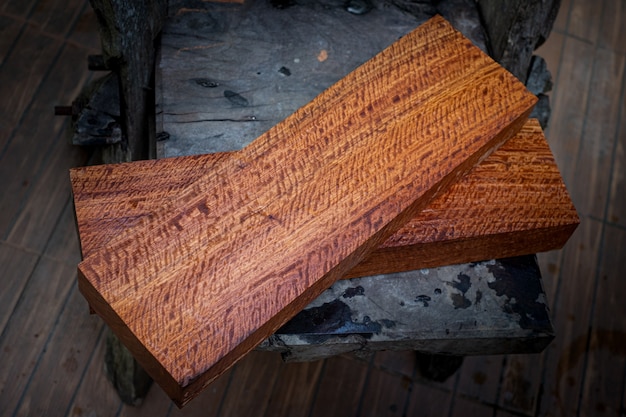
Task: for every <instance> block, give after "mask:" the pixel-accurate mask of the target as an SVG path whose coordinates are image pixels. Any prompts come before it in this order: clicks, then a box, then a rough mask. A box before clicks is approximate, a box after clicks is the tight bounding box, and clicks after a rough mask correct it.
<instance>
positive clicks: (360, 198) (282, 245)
mask: <svg viewBox="0 0 626 417" xmlns="http://www.w3.org/2000/svg"><path fill="white" fill-rule="evenodd" d="M535 101H536V99H535V97H534V96H532V95H531V94H529V93H528V92H527V91H526V90H525V88H523V86H522V85H521V84H520V83H519V82H518V81H517V80H515V79H514V78H513V77H512V76H511V75H510V74H509V73H507V72H506V71H504V70H502V68H501V67H499V66H498V64H496V63H495V62H494V61H493V60H491V59H490V58H489V57H487V56H486V55H484V54H483V53H482V52H481V51H480V50H479V49H478V48H476V47H475V46H474V45H472V44H471V42H469V41H468V40H467V39H465V38H463V37H462V36H461V35H460V34H459V33H458V32H456V31H454V30H453V29H452V27H451V26H450V25H449V24H448V23H447V22H445V21H444V20H443V19H442V18H440V17H436V18H433V19H432V20H430V21H429V22H427V23H426V24H424V25H422V26H421V27H420V28H418V29H416V30H415V31H414V32H412V33H411V34H409V35H407V36H405V37H404V38H402V39H401V40H399V41H398V42H397V43H395V44H394V45H392V46H391V47H389V48H388V49H386V50H385V51H383V52H381V53H380V54H378V55H377V56H376V57H374V58H373V59H372V60H370V61H368V62H367V63H366V64H365V65H363V66H361V67H359V68H358V69H356V70H355V71H353V72H352V73H351V74H349V75H348V76H347V77H345V78H344V79H342V80H341V81H339V82H338V83H336V84H335V85H334V86H333V87H331V88H329V89H328V90H326V91H325V92H324V93H323V94H321V95H320V96H318V97H317V98H316V99H314V100H313V101H312V102H311V103H309V104H307V105H306V106H304V107H302V108H301V109H299V110H298V111H296V112H295V113H294V114H293V115H292V116H290V117H288V118H287V119H286V120H285V121H283V122H282V123H280V124H279V125H277V126H275V127H274V128H272V129H270V130H269V131H268V132H267V133H265V134H264V135H262V136H261V137H259V138H258V139H257V140H255V141H254V142H252V143H251V144H250V145H249V146H247V147H246V148H244V149H243V150H241V151H240V152H239V153H238V154H237V156H236V158H228V159H227V160H225V161H223V162H222V163H219V164H218V165H217V166H216V167H215V168H214V169H213V170H211V171H210V172H208V173H206V174H205V175H203V177H202V178H200V179H198V180H197V181H196V182H194V184H193V185H192V186H191V187H188V188H187V189H186V190H185V192H183V193H182V194H181V195H180V197H178V198H176V201H175V204H173V205H172V206H173V207H171V208H170V209H168V210H166V211H163V210H161V211H159V212H158V213H155V214H153V215H152V216H150V218H149V220H148V221H146V222H144V223H143V225H142V226H139V227H135V228H134V230H132V231H129V232H128V233H123V234H122V235H121V236H119V237H117V238H115V239H114V240H113V241H112V242H111V243H110V244H108V245H107V246H106V247H104V248H102V249H99V250H98V251H97V252H96V253H94V254H92V255H91V256H90V257H88V258H87V259H86V260H85V261H83V262H82V263H81V264H80V265H79V285H80V288H81V291H82V292H83V294H84V295H85V297H86V298H87V300H88V301H89V302H90V305H91V306H92V307H93V308H94V310H95V311H96V312H97V313H98V314H99V315H101V316H102V317H103V318H104V320H105V321H106V322H107V323H108V324H109V325H110V326H111V327H112V328H113V330H114V331H116V333H117V334H118V336H120V338H121V339H122V340H123V341H124V342H125V344H126V345H127V346H128V347H129V349H130V350H131V351H132V352H133V353H134V354H135V356H136V357H137V359H138V361H139V362H140V363H142V365H143V366H144V367H145V368H146V369H147V370H148V372H149V373H151V375H152V376H153V377H154V378H155V380H157V382H159V383H160V384H161V386H162V387H163V388H164V390H165V391H166V392H167V393H168V394H169V395H170V396H171V397H172V398H173V399H174V401H175V402H176V403H177V404H178V405H182V404H185V403H186V402H187V401H189V400H190V399H191V398H192V397H193V396H194V395H195V394H197V393H198V392H199V391H200V390H201V389H202V388H203V387H204V386H205V385H206V384H208V383H209V382H210V381H212V380H213V379H215V378H216V377H217V376H219V375H220V374H221V373H222V372H224V371H225V370H226V369H228V368H229V367H230V366H231V365H232V364H233V363H235V362H236V361H237V360H238V359H239V358H241V357H242V356H243V355H244V354H245V353H247V352H248V351H250V350H251V349H252V348H253V347H254V346H256V344H258V343H259V342H260V341H262V340H263V339H264V338H265V337H267V336H268V335H269V334H271V333H273V332H274V331H275V330H276V329H277V328H278V327H280V326H281V325H282V324H284V323H285V322H286V321H287V320H289V319H290V318H291V317H292V316H293V315H294V314H295V313H297V312H298V311H299V310H301V309H302V308H303V307H304V306H305V305H306V304H308V303H309V302H310V301H311V300H312V299H314V298H315V297H317V296H318V295H319V294H320V293H321V292H322V291H323V290H324V289H325V288H327V287H328V286H330V285H331V284H332V283H333V282H334V281H335V280H337V279H338V278H339V277H341V276H342V275H344V274H345V273H346V272H347V271H348V270H349V269H350V268H352V267H354V265H355V264H357V263H358V262H360V261H361V260H362V259H363V258H364V257H365V256H366V255H367V254H368V253H369V252H371V251H372V250H373V249H374V248H376V247H377V246H378V245H379V244H380V243H382V241H384V240H385V239H387V238H388V237H389V236H391V234H393V233H394V232H396V231H397V230H398V228H399V227H401V226H402V225H403V224H404V223H406V221H407V220H408V219H410V218H411V217H413V216H414V215H415V214H416V213H417V212H419V211H420V210H421V209H423V208H424V207H425V206H426V205H427V204H428V203H429V202H430V201H431V200H432V198H433V197H434V196H435V195H436V194H437V193H438V192H440V191H442V190H444V189H445V188H447V187H448V186H449V185H450V184H451V183H453V182H454V181H455V180H456V179H457V178H460V177H461V176H463V175H464V174H465V173H466V172H468V171H469V170H470V169H471V168H472V167H473V166H475V165H476V163H477V162H478V161H479V160H480V159H481V158H482V157H484V156H485V155H486V154H487V153H488V152H490V151H491V150H493V149H494V148H495V147H497V146H499V145H500V144H501V143H503V142H504V141H505V140H506V139H508V138H509V137H510V136H511V135H512V134H513V133H515V132H516V131H517V130H519V128H520V127H521V126H522V124H523V122H524V121H525V120H526V117H527V115H528V112H529V110H530V109H531V107H532V105H533V104H534V103H535Z"/></svg>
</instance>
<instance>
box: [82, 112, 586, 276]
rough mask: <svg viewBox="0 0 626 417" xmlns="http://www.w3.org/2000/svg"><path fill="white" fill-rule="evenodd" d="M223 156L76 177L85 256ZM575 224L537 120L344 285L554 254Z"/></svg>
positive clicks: (99, 169) (106, 168)
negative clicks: (423, 270) (375, 277)
mask: <svg viewBox="0 0 626 417" xmlns="http://www.w3.org/2000/svg"><path fill="white" fill-rule="evenodd" d="M225 157H235V152H233V153H229V154H205V155H197V156H186V157H178V158H171V159H161V160H157V161H138V162H134V163H132V164H116V165H99V166H92V167H85V168H75V169H73V170H72V171H71V178H72V189H73V190H74V204H75V209H76V218H77V224H78V231H79V235H80V241H81V244H82V250H83V256H85V257H86V256H89V254H90V253H91V252H92V251H94V250H96V249H97V248H99V247H101V246H104V245H105V244H106V242H108V241H109V240H110V239H111V238H112V237H114V236H116V235H117V234H118V233H120V231H121V230H123V229H124V228H125V227H132V226H133V225H134V224H136V223H137V222H138V220H139V219H141V218H145V217H146V216H149V215H150V213H152V212H154V211H155V210H157V209H158V208H160V207H164V206H168V205H170V204H172V203H171V202H170V200H172V201H175V198H176V196H177V195H178V194H179V193H180V190H182V189H184V188H185V187H186V186H188V185H189V184H191V183H193V182H194V181H196V180H197V179H198V178H200V177H201V176H202V174H203V173H204V172H206V171H207V170H210V169H213V165H214V164H217V163H218V161H220V160H222V159H223V158H225ZM103 213H106V215H103ZM578 223H579V219H578V215H577V213H576V209H575V208H574V206H573V204H572V202H571V199H570V197H569V194H568V192H567V189H566V188H565V184H564V183H563V181H562V179H561V176H560V173H559V170H558V167H557V165H556V161H555V160H554V157H553V156H552V153H551V151H550V148H549V146H548V143H547V142H546V139H545V137H544V135H543V132H542V130H541V127H540V126H539V123H538V122H537V120H535V119H531V120H529V121H527V122H526V124H524V126H523V127H522V129H521V130H520V131H519V132H518V133H517V134H516V135H515V136H514V137H512V138H511V139H509V140H508V141H507V142H506V143H505V144H504V145H502V146H501V147H500V148H498V149H497V150H496V151H494V152H493V153H492V154H491V155H489V156H488V157H487V158H486V159H485V160H483V161H482V162H481V163H480V164H479V165H477V166H476V167H475V168H474V169H473V170H472V171H471V172H470V173H468V174H467V175H466V176H465V177H463V178H461V179H459V181H458V182H456V183H455V184H453V185H452V186H451V187H450V188H449V189H448V190H447V191H446V192H445V193H443V194H442V195H441V196H439V197H438V198H436V199H434V200H433V201H432V202H431V203H430V204H429V205H428V207H426V208H425V209H424V210H422V211H421V212H420V213H419V214H418V215H417V216H415V217H413V218H412V219H411V220H409V221H408V223H407V224H406V225H404V226H403V227H402V228H401V229H400V230H399V231H398V232H396V233H395V234H394V235H393V236H391V237H390V238H389V239H387V240H386V241H385V242H383V243H382V244H381V245H380V246H379V247H378V248H377V249H376V250H374V251H373V252H372V253H370V254H369V255H368V256H367V257H366V258H365V259H364V260H363V261H362V262H360V263H359V264H358V265H356V266H355V267H354V268H352V269H351V270H350V271H348V272H347V274H346V275H344V276H343V277H342V278H354V277H359V276H367V275H378V274H388V273H393V272H399V271H408V270H414V269H420V268H432V267H435V266H441V265H448V264H458V263H464V262H475V261H480V260H484V259H492V258H504V257H510V256H518V255H525V254H530V253H536V252H543V251H548V250H553V249H558V248H560V247H562V246H563V245H564V244H565V242H566V241H567V239H568V238H569V236H570V235H571V233H572V232H573V231H574V229H575V228H576V226H577V225H578Z"/></svg>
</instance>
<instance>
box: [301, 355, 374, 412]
mask: <svg viewBox="0 0 626 417" xmlns="http://www.w3.org/2000/svg"><path fill="white" fill-rule="evenodd" d="M367 374H368V365H367V362H363V361H358V360H354V359H349V358H347V357H341V356H334V357H332V358H328V359H327V360H326V364H325V366H324V370H323V371H322V375H321V380H320V386H319V390H318V392H317V395H316V397H315V402H314V403H313V405H312V407H311V412H310V416H311V417H322V416H352V415H355V414H356V411H357V410H358V407H359V401H360V399H361V393H362V392H363V388H364V386H365V381H366V379H367Z"/></svg>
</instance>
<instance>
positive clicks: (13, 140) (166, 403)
mask: <svg viewBox="0 0 626 417" xmlns="http://www.w3.org/2000/svg"><path fill="white" fill-rule="evenodd" d="M0 22H2V24H1V25H0V33H1V34H2V36H0V62H1V63H2V66H1V67H0V81H1V82H2V85H3V86H6V87H7V89H3V92H4V94H3V96H2V97H1V98H0V101H1V102H2V106H3V109H5V110H6V111H8V112H9V113H6V112H5V113H4V114H5V115H8V116H7V118H6V119H4V124H2V125H1V126H0V146H1V147H2V150H1V151H0V158H1V159H0V169H1V170H2V172H3V175H2V180H1V181H0V205H1V207H2V210H0V233H1V236H0V265H2V274H1V275H0V282H1V285H2V289H3V294H2V296H0V298H1V299H2V303H0V315H1V316H2V322H1V327H2V334H1V335H0V351H1V352H2V355H0V369H2V370H3V372H2V373H1V376H0V387H1V389H0V414H2V415H7V416H20V415H58V416H68V417H70V416H71V417H77V416H89V415H98V416H119V417H130V416H134V417H138V416H149V417H155V416H156V417H173V416H203V417H208V416H210V417H225V416H242V415H246V413H248V414H249V410H254V415H257V416H270V415H274V416H278V415H280V416H297V415H305V416H310V417H316V416H324V417H331V416H332V417H335V416H336V417H346V416H358V415H362V414H363V413H365V412H367V410H366V407H371V405H372V402H373V401H375V402H376V403H377V404H379V405H380V406H381V407H384V408H382V409H383V410H385V415H390V416H402V415H406V416H454V415H464V416H468V415H469V416H471V415H475V416H485V415H486V416H497V417H501V416H512V415H514V416H528V417H533V416H567V417H570V416H571V417H574V416H586V415H593V416H605V415H606V416H608V415H619V413H620V412H621V410H623V409H624V407H625V406H626V403H625V402H624V399H625V398H626V397H625V396H624V392H626V391H625V380H624V378H623V377H622V375H624V371H625V370H626V364H625V362H624V358H625V357H626V356H625V355H624V352H623V348H624V346H626V343H624V342H623V340H624V339H623V335H624V334H625V333H626V323H625V322H624V320H623V319H622V318H623V317H625V316H626V311H625V308H626V304H624V303H623V302H621V296H622V295H623V288H624V286H623V283H622V279H623V272H622V271H624V270H625V269H626V264H625V261H626V257H624V256H620V255H621V254H623V253H624V248H625V246H624V245H625V243H624V242H625V241H624V239H625V237H626V211H625V210H626V206H625V204H624V203H625V202H626V199H625V198H624V193H623V192H622V191H621V190H623V189H624V182H625V180H626V175H625V174H624V172H625V171H624V158H623V157H620V155H623V152H624V147H625V146H626V129H624V121H625V120H626V106H625V105H623V104H620V103H624V91H625V90H626V89H625V88H624V85H625V84H624V83H625V82H626V78H625V72H624V69H623V68H622V67H621V63H622V62H623V61H624V59H625V58H626V43H624V42H623V39H624V36H625V35H626V32H625V30H626V7H625V5H624V3H623V2H618V1H613V0H602V1H597V0H594V1H591V0H563V1H562V6H561V11H560V12H559V16H558V18H557V23H556V25H555V30H554V31H553V32H552V34H551V36H550V38H549V39H548V40H547V42H546V44H544V45H543V46H542V47H541V49H540V50H539V51H538V53H539V54H540V55H541V56H543V57H544V58H546V60H547V61H548V68H549V69H550V71H551V72H552V75H553V78H554V82H555V89H554V91H553V92H552V93H551V103H552V106H553V116H552V118H551V120H550V126H549V129H548V131H547V132H546V136H547V138H548V142H549V144H550V147H551V148H552V150H553V152H554V156H555V158H556V160H557V163H558V166H559V168H561V170H562V173H563V174H564V175H563V177H564V179H565V183H566V185H567V186H568V189H569V191H570V193H571V197H572V200H573V201H574V203H575V204H576V206H577V207H578V206H579V205H580V207H581V208H584V207H586V205H585V204H584V202H585V201H587V200H588V199H591V198H592V197H591V193H592V192H594V189H596V188H601V187H605V188H604V189H605V191H606V194H604V195H599V197H601V202H599V203H596V204H600V205H604V207H605V213H606V214H603V215H601V216H600V217H597V216H596V215H595V214H594V215H591V214H589V213H588V212H586V211H582V210H581V211H580V213H579V214H580V218H581V225H580V226H579V227H578V229H577V230H576V231H575V232H574V235H573V236H572V238H571V239H570V240H569V241H568V243H567V244H566V245H565V247H564V249H563V250H560V251H552V252H548V253H546V254H540V255H539V259H540V263H541V268H542V274H543V276H544V284H545V285H546V293H547V295H548V297H549V300H548V303H549V305H550V307H551V311H552V314H551V316H552V320H553V323H554V326H555V329H556V338H555V340H554V342H553V343H552V344H551V346H550V347H549V348H548V349H547V351H546V352H544V353H543V354H541V355H536V354H533V355H501V356H477V357H468V358H465V361H464V363H463V366H462V367H461V369H460V371H459V372H457V373H456V374H455V375H454V376H453V377H451V378H450V379H449V380H448V381H446V382H444V383H437V382H433V381H429V380H427V379H425V378H423V377H422V376H421V375H420V373H419V367H418V366H417V365H418V362H417V360H416V356H415V353H414V352H409V351H406V352H378V353H376V354H371V355H368V356H367V357H362V358H359V359H357V358H352V357H348V356H337V357H333V358H330V359H326V360H323V361H319V362H318V363H320V364H321V371H319V373H318V372H317V371H316V370H315V369H314V368H312V367H307V366H301V365H299V364H294V363H283V362H282V361H280V358H279V357H278V356H277V355H276V354H273V353H266V352H251V353H250V354H249V355H247V356H246V358H245V359H243V360H242V361H240V362H239V363H238V364H237V365H236V366H235V367H234V368H233V370H232V371H230V372H227V373H225V374H223V375H222V377H220V378H218V379H217V380H216V381H215V382H214V383H213V384H211V385H210V386H209V388H208V389H206V390H205V391H204V392H203V393H202V394H201V395H200V396H199V397H198V398H196V399H195V400H194V401H192V402H191V403H189V404H188V405H187V406H186V407H185V408H184V409H182V410H179V409H177V408H176V407H175V406H173V404H172V402H171V401H170V400H169V398H168V397H167V396H166V395H165V393H164V392H163V391H162V390H161V388H160V387H159V386H158V385H156V384H154V385H153V386H152V388H151V390H150V393H149V395H148V397H147V398H146V399H145V401H144V402H143V404H142V405H141V406H140V407H133V406H130V405H127V404H123V403H122V402H121V400H120V398H119V396H118V395H117V393H116V392H115V390H114V388H113V386H112V384H111V383H110V382H109V381H108V380H107V378H106V376H105V374H104V372H103V370H102V368H103V365H102V363H103V357H104V350H105V349H104V345H105V337H103V328H104V327H105V325H104V324H103V322H102V320H101V319H100V318H99V317H98V316H96V315H89V314H87V313H86V310H87V303H86V302H85V299H84V297H82V295H81V294H80V293H78V291H76V279H75V277H76V263H77V262H78V261H79V260H80V249H79V246H78V238H77V234H76V224H75V222H74V210H73V207H72V201H71V196H70V192H71V190H70V186H69V180H68V172H67V171H68V169H69V168H71V167H73V166H79V165H85V164H87V163H89V159H88V155H85V154H84V153H83V152H80V151H78V150H77V149H75V148H73V147H71V146H70V145H68V138H67V137H66V135H65V129H66V128H67V126H68V123H67V121H64V119H63V118H58V117H57V118H54V117H53V116H52V113H53V112H52V108H53V106H55V105H63V104H68V103H70V102H71V100H72V99H73V98H75V97H76V94H77V93H78V89H79V88H80V87H81V86H82V85H84V83H85V82H86V81H88V80H89V78H90V77H91V76H93V75H90V73H89V72H88V71H87V68H86V57H87V55H88V54H97V53H99V51H100V46H99V42H98V37H97V33H96V32H97V23H96V19H95V16H94V14H93V11H92V10H91V8H90V6H89V3H88V1H85V0H68V1H65V2H62V3H60V2H57V1H52V0H7V1H5V2H3V3H2V4H1V5H0ZM29 45H30V46H29ZM41 45H44V49H40V48H41ZM35 51H40V52H39V53H36V52H35ZM607 51H609V52H610V53H609V54H607ZM44 61H45V62H44ZM614 63H617V64H618V65H614ZM613 71H614V72H613ZM607 72H609V75H610V76H607ZM620 73H621V75H622V77H621V79H620V77H619V76H618V75H619V74H620ZM96 76H98V74H96ZM61 85H63V86H64V87H60V86H61ZM597 86H601V87H602V88H603V90H601V91H602V94H598V95H597V97H595V99H594V101H593V102H591V101H590V100H588V99H587V98H588V97H589V96H590V94H591V91H597ZM596 100H599V102H600V103H604V102H606V103H609V106H608V107H605V106H604V105H602V106H597V103H598V101H596ZM592 103H593V105H592ZM607 108H608V111H607V110H606V109H607ZM598 126H600V127H601V129H600V130H598ZM581 142H584V143H588V144H591V143H593V144H595V145H597V146H595V147H594V148H593V151H592V152H590V151H588V150H587V149H586V148H585V149H582V148H581V147H579V144H580V143H581ZM606 155H613V157H612V158H611V160H610V161H606V160H603V161H604V162H603V163H601V164H596V163H590V161H593V160H596V159H598V160H599V158H604V157H605V156H606ZM590 167H593V168H590ZM594 170H596V171H597V172H596V171H594ZM576 171H581V173H580V174H579V176H582V175H588V176H589V177H590V178H589V183H587V184H585V185H584V186H582V185H579V184H578V182H577V180H576V179H575V178H574V175H573V174H572V173H575V172H576ZM607 174H608V178H609V180H608V183H607V182H605V181H606V178H607V177H606V175H607ZM600 179H602V181H600ZM18 225H20V226H18ZM23 226H29V227H28V228H27V229H24V228H23ZM23 230H29V232H28V234H24V233H23ZM53 283H55V284H53ZM56 283H60V284H61V285H56ZM66 283H69V285H65V284H66ZM51 284H52V287H51ZM51 288H54V290H51ZM71 329H76V330H78V331H76V332H74V333H72V334H70V335H68V333H67V332H68V330H70V331H71ZM53 355H56V356H53ZM59 355H61V356H59ZM287 372H289V373H291V372H296V373H300V378H299V381H301V382H300V385H298V386H292V389H294V390H296V391H297V393H296V395H293V396H289V398H287V399H285V396H284V395H285V392H284V391H283V390H284V389H285V386H284V385H283V384H282V383H280V381H278V378H282V376H283V375H285V374H286V373H287ZM381 374H384V375H385V376H386V377H385V378H383V377H382V376H381ZM258 375H263V377H261V378H258V377H257V376H258ZM381 380H384V381H385V382H384V383H385V385H386V387H387V389H385V390H376V387H377V386H380V384H379V381H381ZM371 395H376V397H375V398H367V399H366V396H367V397H369V396H371ZM278 399H280V400H281V401H286V402H285V403H283V404H282V407H283V411H282V412H279V411H277V410H276V407H277V405H275V404H272V403H273V402H274V401H277V400H278ZM293 410H297V411H295V412H294V411H293ZM271 412H275V413H276V414H272V413H271Z"/></svg>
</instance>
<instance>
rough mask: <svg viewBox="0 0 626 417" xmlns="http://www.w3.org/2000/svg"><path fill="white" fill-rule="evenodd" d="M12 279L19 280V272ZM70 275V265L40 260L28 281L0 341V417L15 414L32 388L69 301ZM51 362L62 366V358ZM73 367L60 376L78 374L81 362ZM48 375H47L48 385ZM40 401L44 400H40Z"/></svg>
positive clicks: (69, 342)
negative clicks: (56, 323)
mask: <svg viewBox="0 0 626 417" xmlns="http://www.w3.org/2000/svg"><path fill="white" fill-rule="evenodd" d="M14 276H15V277H20V275H19V273H16V274H15V275H14ZM73 276H74V269H73V267H72V266H71V265H68V264H65V263H62V262H59V261H53V260H51V259H48V258H46V257H42V258H41V260H40V261H39V263H38V264H37V266H36V268H35V270H34V272H33V274H32V276H31V277H30V279H29V280H28V284H27V286H26V288H25V289H24V292H23V293H22V295H21V297H20V302H19V304H18V305H17V306H16V308H15V311H14V312H13V315H12V316H11V320H9V322H8V323H7V325H6V327H5V328H4V331H3V332H2V340H0V349H1V351H2V367H3V371H2V373H1V374H0V415H14V414H13V413H14V412H15V410H16V409H17V407H18V406H20V405H21V402H20V401H21V400H20V398H21V397H22V395H23V392H24V391H25V390H26V389H27V388H28V387H29V386H31V385H32V382H31V374H32V373H33V372H34V371H35V370H36V369H39V368H40V367H39V366H38V363H39V361H40V357H41V355H42V354H44V352H49V351H50V349H49V346H50V345H49V343H48V338H49V335H50V334H51V333H52V332H53V330H54V329H55V322H56V320H57V319H58V316H59V313H60V312H61V311H62V310H63V306H64V303H65V301H66V300H67V298H68V292H69V291H70V290H71V288H72V284H73ZM77 292H78V291H76V293H77ZM83 313H84V312H83ZM83 316H85V315H84V314H83ZM91 320H93V318H92V319H91ZM83 331H84V334H85V337H89V336H90V334H91V333H90V332H88V331H86V330H85V329H83ZM65 337H67V340H66V342H67V345H66V347H68V346H69V345H71V343H72V342H73V341H72V340H71V339H70V337H71V336H70V335H69V334H67V335H65ZM48 355H50V353H48ZM54 363H55V365H56V366H58V365H59V363H63V360H62V358H61V356H57V357H56V358H55V362H54ZM75 365H76V366H75V367H72V370H71V372H70V373H67V374H66V375H63V377H68V378H69V377H70V374H71V375H73V376H75V374H76V373H77V372H81V370H82V369H81V370H79V369H78V368H79V367H80V366H81V365H82V363H81V362H80V361H76V362H75ZM50 375H51V374H48V375H47V380H46V381H47V382H46V383H47V384H48V385H49V384H50ZM39 382H40V383H41V382H42V381H41V380H40V381H39ZM38 395H40V393H38ZM40 399H41V400H42V401H43V398H40ZM31 400H33V399H32V398H31ZM33 414H41V413H35V412H33Z"/></svg>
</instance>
